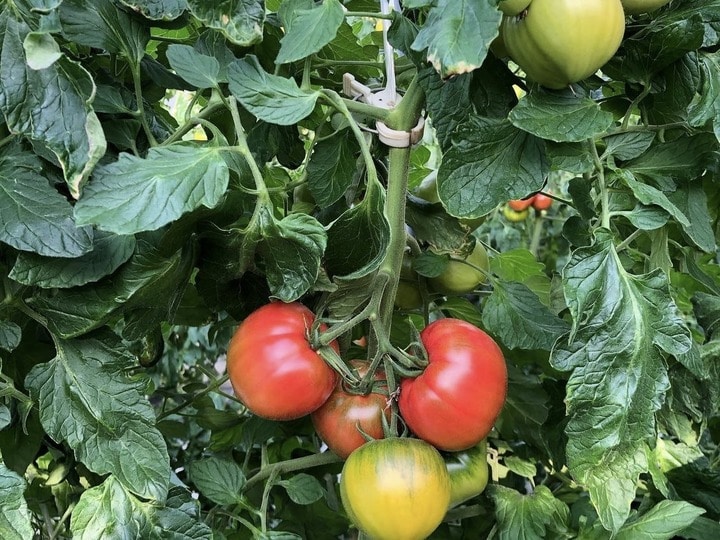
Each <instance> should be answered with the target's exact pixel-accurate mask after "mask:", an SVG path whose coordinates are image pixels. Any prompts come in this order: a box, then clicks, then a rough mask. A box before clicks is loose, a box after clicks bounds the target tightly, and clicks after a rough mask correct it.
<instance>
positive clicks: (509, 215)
mask: <svg viewBox="0 0 720 540" xmlns="http://www.w3.org/2000/svg"><path fill="white" fill-rule="evenodd" d="M529 214H530V211H529V210H528V209H527V208H526V209H525V210H522V211H520V212H518V211H516V210H513V209H512V208H510V207H509V206H505V207H504V208H503V216H505V219H507V220H508V221H510V222H512V223H518V222H520V221H525V220H526V219H527V217H528V215H529Z"/></svg>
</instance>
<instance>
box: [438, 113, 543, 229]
mask: <svg viewBox="0 0 720 540" xmlns="http://www.w3.org/2000/svg"><path fill="white" fill-rule="evenodd" d="M547 169H548V164H547V159H546V157H545V151H544V148H543V143H542V141H540V140H539V139H536V138H535V137H534V136H533V135H530V134H528V133H526V132H524V131H521V130H519V129H517V128H515V127H514V126H512V125H511V124H510V123H509V122H508V121H502V120H491V119H487V118H480V117H476V116H473V117H471V118H470V119H469V120H468V122H467V123H466V124H465V125H464V126H463V127H462V129H461V131H460V134H459V137H458V140H457V141H456V144H454V145H453V146H452V148H450V150H448V151H447V153H446V154H445V156H444V157H443V161H442V164H441V165H440V169H439V171H438V180H437V181H438V195H440V199H441V200H442V201H443V204H444V205H445V207H446V208H447V210H448V212H449V213H450V214H452V215H453V216H457V217H465V218H473V217H481V216H483V215H485V214H487V213H489V212H490V211H491V210H493V209H494V208H496V207H497V206H498V205H499V204H502V203H504V202H506V201H509V200H511V199H520V198H522V197H525V196H526V195H527V194H528V193H533V192H535V191H538V190H539V189H540V188H542V182H543V178H544V177H545V174H547Z"/></svg>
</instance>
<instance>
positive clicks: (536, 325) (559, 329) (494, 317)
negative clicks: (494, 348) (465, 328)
mask: <svg viewBox="0 0 720 540" xmlns="http://www.w3.org/2000/svg"><path fill="white" fill-rule="evenodd" d="M483 324H484V326H485V327H486V328H487V329H488V331H489V332H491V333H493V334H494V335H496V336H498V337H499V338H500V341H502V343H503V344H505V345H506V346H507V347H509V348H511V349H543V350H546V351H549V350H550V349H551V348H552V346H553V343H554V342H555V340H556V339H557V338H558V337H560V336H561V335H562V334H564V333H566V332H567V331H568V329H569V325H568V323H566V322H565V321H564V320H562V319H561V318H559V317H558V316H556V315H555V314H554V313H553V312H552V311H550V309H549V308H547V307H546V306H545V305H544V304H542V303H541V302H540V299H539V298H538V297H537V295H536V294H535V293H534V292H533V291H531V290H530V289H529V288H528V287H527V286H526V285H524V284H522V283H518V282H516V281H503V280H495V281H494V282H493V292H492V294H491V295H490V297H489V298H488V299H487V300H486V301H485V306H484V307H483Z"/></svg>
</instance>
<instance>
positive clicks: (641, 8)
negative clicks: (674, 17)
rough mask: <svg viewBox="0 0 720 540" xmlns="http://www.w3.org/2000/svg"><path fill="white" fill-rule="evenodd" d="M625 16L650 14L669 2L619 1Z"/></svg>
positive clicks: (648, 0)
mask: <svg viewBox="0 0 720 540" xmlns="http://www.w3.org/2000/svg"><path fill="white" fill-rule="evenodd" d="M621 2H622V5H623V8H624V9H625V14H626V15H639V14H640V13H650V12H651V11H655V10H656V9H658V8H661V7H663V6H664V5H665V4H669V3H670V0H621Z"/></svg>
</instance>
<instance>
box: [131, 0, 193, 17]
mask: <svg viewBox="0 0 720 540" xmlns="http://www.w3.org/2000/svg"><path fill="white" fill-rule="evenodd" d="M120 1H121V2H122V4H123V5H125V6H128V7H129V8H132V9H133V10H134V11H137V12H139V13H142V14H143V16H144V17H147V18H148V19H152V20H156V21H172V20H173V19H177V18H178V17H179V16H180V15H182V13H183V12H184V11H185V10H186V9H187V1H186V0H120Z"/></svg>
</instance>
